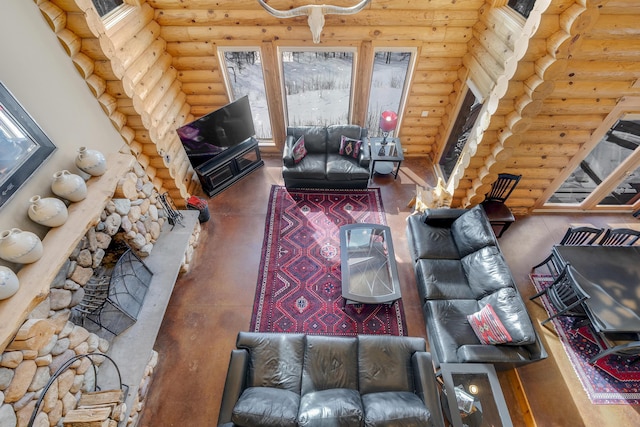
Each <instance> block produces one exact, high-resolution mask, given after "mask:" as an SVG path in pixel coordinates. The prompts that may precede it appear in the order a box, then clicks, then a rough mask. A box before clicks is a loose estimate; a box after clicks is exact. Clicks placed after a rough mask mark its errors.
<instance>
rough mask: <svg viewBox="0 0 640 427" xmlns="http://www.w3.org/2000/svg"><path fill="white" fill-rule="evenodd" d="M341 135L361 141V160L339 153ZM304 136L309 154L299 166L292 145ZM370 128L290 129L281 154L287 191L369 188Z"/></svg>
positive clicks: (341, 126)
mask: <svg viewBox="0 0 640 427" xmlns="http://www.w3.org/2000/svg"><path fill="white" fill-rule="evenodd" d="M342 135H344V136H346V137H347V138H352V139H357V140H361V141H362V145H361V147H360V153H359V156H358V158H357V159H356V158H353V157H350V156H346V155H341V154H339V152H340V142H341V137H342ZM301 136H304V142H305V148H306V150H307V155H306V156H304V158H303V159H302V160H301V161H300V162H298V163H296V162H295V161H294V159H293V146H294V144H295V143H296V141H297V140H298V138H300V137H301ZM366 137H367V129H365V128H361V127H360V126H357V125H331V126H328V127H324V126H297V127H291V126H290V127H288V128H287V137H286V139H285V142H284V149H283V152H282V161H283V167H282V177H283V178H284V185H285V187H287V188H367V184H368V182H369V162H370V155H369V144H368V140H367V138H366Z"/></svg>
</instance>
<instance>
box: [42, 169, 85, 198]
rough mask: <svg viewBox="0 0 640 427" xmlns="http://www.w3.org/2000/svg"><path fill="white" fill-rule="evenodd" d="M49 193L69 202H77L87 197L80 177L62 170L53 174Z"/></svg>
mask: <svg viewBox="0 0 640 427" xmlns="http://www.w3.org/2000/svg"><path fill="white" fill-rule="evenodd" d="M51 191H53V194H55V195H56V196H59V197H62V198H63V199H67V200H69V201H70V202H79V201H80V200H84V198H85V197H87V184H86V183H85V182H84V179H82V177H81V176H80V175H75V174H72V173H71V172H69V171H68V170H62V171H58V172H56V173H54V174H53V182H52V183H51Z"/></svg>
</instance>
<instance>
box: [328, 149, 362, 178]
mask: <svg viewBox="0 0 640 427" xmlns="http://www.w3.org/2000/svg"><path fill="white" fill-rule="evenodd" d="M368 179H369V170H368V169H367V168H364V167H362V166H360V165H359V164H358V161H357V160H355V159H354V158H352V157H345V156H341V155H340V154H337V153H335V154H332V153H329V154H327V180H329V181H352V180H368Z"/></svg>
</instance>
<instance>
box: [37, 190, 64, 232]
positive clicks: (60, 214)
mask: <svg viewBox="0 0 640 427" xmlns="http://www.w3.org/2000/svg"><path fill="white" fill-rule="evenodd" d="M27 213H28V215H29V218H31V220H32V221H33V222H36V223H38V224H41V225H45V226H47V227H60V226H61V225H62V224H64V223H65V221H66V220H67V217H68V216H69V212H68V211H67V205H65V204H64V202H63V201H62V200H60V199H56V198H55V197H45V198H42V197H40V196H33V197H32V198H30V199H29V209H28V210H27Z"/></svg>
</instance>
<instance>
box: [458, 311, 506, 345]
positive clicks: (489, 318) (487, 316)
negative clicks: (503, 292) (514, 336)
mask: <svg viewBox="0 0 640 427" xmlns="http://www.w3.org/2000/svg"><path fill="white" fill-rule="evenodd" d="M467 320H468V321H469V325H471V328H472V329H473V332H475V333H476V336H477V337H478V339H479V340H480V342H481V343H482V344H504V343H508V342H511V335H509V332H507V330H506V328H505V327H504V325H503V324H502V322H501V321H500V318H499V317H498V315H497V314H496V312H495V311H493V307H491V304H487V305H485V306H484V307H482V308H481V309H480V311H477V312H475V313H473V314H470V315H468V316H467Z"/></svg>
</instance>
